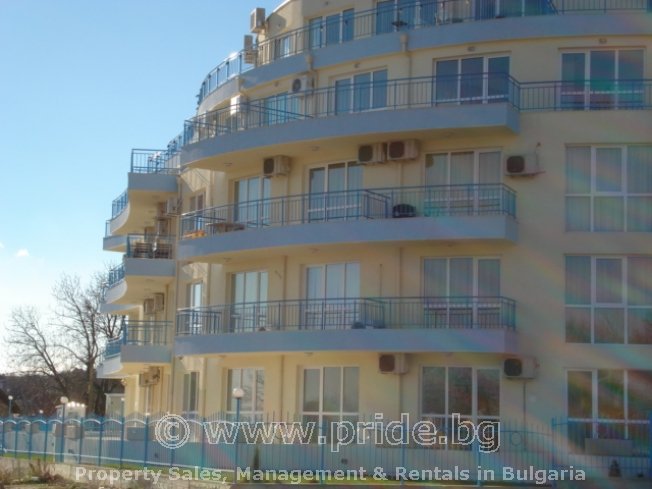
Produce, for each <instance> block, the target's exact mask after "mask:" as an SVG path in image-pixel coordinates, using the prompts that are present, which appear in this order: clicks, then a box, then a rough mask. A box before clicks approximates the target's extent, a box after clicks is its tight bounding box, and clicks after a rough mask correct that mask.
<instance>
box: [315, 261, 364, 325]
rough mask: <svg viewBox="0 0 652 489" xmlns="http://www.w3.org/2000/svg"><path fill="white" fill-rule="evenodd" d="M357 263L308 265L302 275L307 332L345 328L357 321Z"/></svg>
mask: <svg viewBox="0 0 652 489" xmlns="http://www.w3.org/2000/svg"><path fill="white" fill-rule="evenodd" d="M359 297H360V264H359V263H335V264H328V265H318V266H310V267H308V268H307V272H306V299H307V300H306V305H305V313H304V315H305V322H304V323H305V325H306V328H307V329H348V328H351V327H353V326H354V324H355V323H356V322H357V321H358V319H359V310H358V305H359V304H358V303H359V301H358V298H359Z"/></svg>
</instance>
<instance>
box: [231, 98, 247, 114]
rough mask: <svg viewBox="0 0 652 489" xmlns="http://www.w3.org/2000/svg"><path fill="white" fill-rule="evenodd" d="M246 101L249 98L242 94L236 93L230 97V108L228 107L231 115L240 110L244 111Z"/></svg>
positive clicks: (238, 112)
mask: <svg viewBox="0 0 652 489" xmlns="http://www.w3.org/2000/svg"><path fill="white" fill-rule="evenodd" d="M248 102H249V99H248V98H247V97H246V96H245V95H242V94H239V95H236V96H235V97H231V108H230V113H231V115H236V114H240V113H241V112H246V110H247V103H248Z"/></svg>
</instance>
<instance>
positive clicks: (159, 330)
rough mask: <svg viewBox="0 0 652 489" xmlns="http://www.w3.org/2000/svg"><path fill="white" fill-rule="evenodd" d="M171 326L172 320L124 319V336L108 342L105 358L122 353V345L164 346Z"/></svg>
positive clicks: (104, 353)
mask: <svg viewBox="0 0 652 489" xmlns="http://www.w3.org/2000/svg"><path fill="white" fill-rule="evenodd" d="M171 327H172V323H171V322H170V321H124V322H123V324H122V336H121V337H120V338H115V339H113V340H109V341H108V342H107V344H106V346H105V348H104V352H103V358H104V359H108V358H112V357H116V356H118V355H120V350H121V347H122V345H135V346H164V345H166V344H167V334H168V331H169V330H170V328H171Z"/></svg>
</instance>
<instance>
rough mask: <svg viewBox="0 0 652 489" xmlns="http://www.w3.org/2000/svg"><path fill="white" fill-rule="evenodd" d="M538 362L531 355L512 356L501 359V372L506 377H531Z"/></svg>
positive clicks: (535, 371) (533, 375)
mask: <svg viewBox="0 0 652 489" xmlns="http://www.w3.org/2000/svg"><path fill="white" fill-rule="evenodd" d="M538 367H539V364H538V363H537V361H536V359H534V358H532V357H512V358H505V360H504V361H503V374H504V375H505V377H506V378H508V379H533V378H534V377H536V373H537V368H538Z"/></svg>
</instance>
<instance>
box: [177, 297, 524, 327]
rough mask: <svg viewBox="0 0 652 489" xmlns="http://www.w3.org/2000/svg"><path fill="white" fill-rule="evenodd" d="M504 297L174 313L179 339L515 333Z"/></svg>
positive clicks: (275, 304)
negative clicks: (356, 332) (350, 332)
mask: <svg viewBox="0 0 652 489" xmlns="http://www.w3.org/2000/svg"><path fill="white" fill-rule="evenodd" d="M515 308H516V303H515V302H514V301H513V300H511V299H507V298H505V297H378V298H346V299H303V300H286V301H272V302H251V303H243V304H226V305H219V306H210V307H203V308H195V309H181V310H179V311H178V312H177V335H179V336H194V335H218V334H228V333H253V332H258V331H321V330H346V329H377V330H382V329H401V330H405V329H482V330H486V329H494V330H496V329H510V330H513V329H515Z"/></svg>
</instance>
